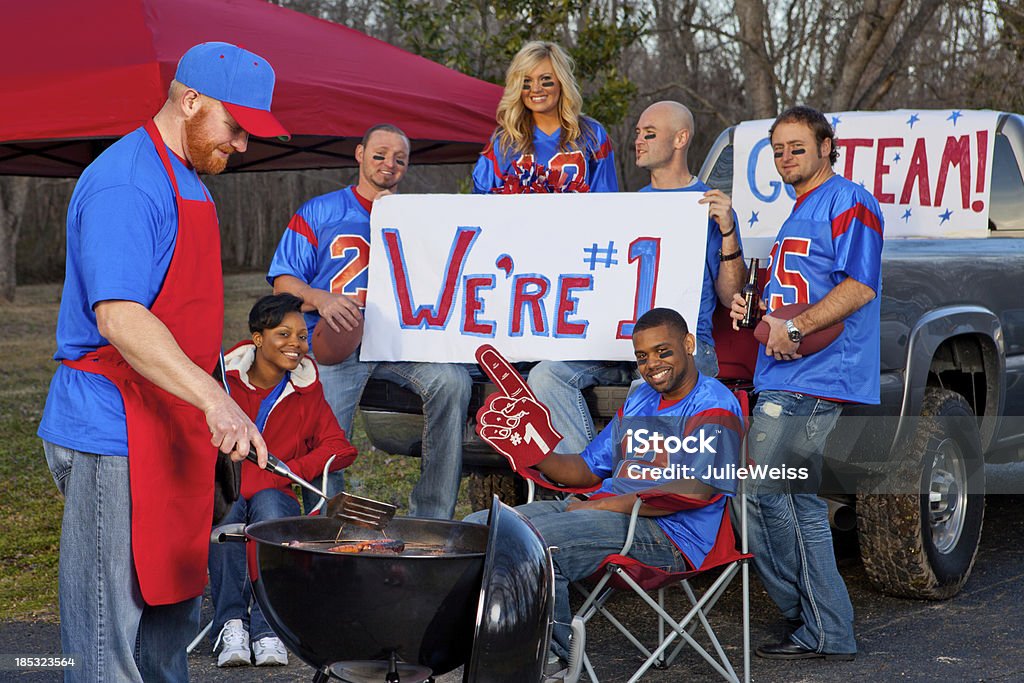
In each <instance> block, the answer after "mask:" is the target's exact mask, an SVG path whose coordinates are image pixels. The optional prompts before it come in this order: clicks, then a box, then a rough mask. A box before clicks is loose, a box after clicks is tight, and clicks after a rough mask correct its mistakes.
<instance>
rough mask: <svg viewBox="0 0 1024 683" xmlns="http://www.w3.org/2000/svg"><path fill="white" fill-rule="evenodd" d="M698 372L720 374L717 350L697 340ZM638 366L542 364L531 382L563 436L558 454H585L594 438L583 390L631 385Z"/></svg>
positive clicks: (547, 362) (534, 370)
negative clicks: (601, 386) (613, 385)
mask: <svg viewBox="0 0 1024 683" xmlns="http://www.w3.org/2000/svg"><path fill="white" fill-rule="evenodd" d="M694 363H696V365H697V369H698V370H699V371H700V372H702V373H703V374H705V375H707V376H709V377H715V376H717V375H718V356H716V355H715V347H714V346H712V345H710V344H708V343H706V342H703V341H701V340H700V339H698V340H697V352H696V354H694ZM635 370H636V363H627V362H621V363H608V362H604V361H576V360H573V361H547V360H546V361H541V362H540V363H538V364H537V365H535V366H534V367H533V369H532V370H531V371H530V377H529V380H528V381H527V383H528V384H529V385H530V388H531V389H533V393H534V394H536V396H537V399H538V400H539V401H540V402H541V403H543V404H544V405H545V406H547V408H548V410H549V411H550V412H551V423H552V424H553V425H554V427H555V429H557V430H558V431H559V432H561V434H562V437H563V438H562V440H561V441H560V442H559V444H558V445H557V446H555V453H582V452H583V449H584V448H586V447H587V446H588V445H589V444H590V442H591V441H593V440H594V437H595V436H597V434H596V433H595V430H594V420H593V419H592V418H591V417H590V410H589V409H588V408H587V401H586V399H584V398H583V390H584V389H586V388H588V387H592V386H595V385H609V384H629V383H630V381H631V380H632V379H633V377H634V376H635V372H634V371H635Z"/></svg>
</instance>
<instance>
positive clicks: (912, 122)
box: [907, 114, 921, 130]
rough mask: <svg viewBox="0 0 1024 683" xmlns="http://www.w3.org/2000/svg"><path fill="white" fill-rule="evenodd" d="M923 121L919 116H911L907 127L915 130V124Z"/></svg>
mask: <svg viewBox="0 0 1024 683" xmlns="http://www.w3.org/2000/svg"><path fill="white" fill-rule="evenodd" d="M920 120H921V117H920V116H918V115H917V114H911V115H910V118H909V119H907V125H908V126H910V128H911V130H913V128H914V124H915V123H917V122H918V121H920Z"/></svg>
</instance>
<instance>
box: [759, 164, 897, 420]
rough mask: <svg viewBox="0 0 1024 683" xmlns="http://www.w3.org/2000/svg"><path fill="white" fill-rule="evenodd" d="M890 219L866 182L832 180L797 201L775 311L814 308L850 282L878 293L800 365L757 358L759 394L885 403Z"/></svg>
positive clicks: (780, 250) (783, 245)
mask: <svg viewBox="0 0 1024 683" xmlns="http://www.w3.org/2000/svg"><path fill="white" fill-rule="evenodd" d="M882 233H883V218H882V211H881V209H880V208H879V206H878V202H877V201H876V200H875V198H874V197H873V196H872V195H871V193H870V192H868V191H867V190H865V189H864V188H863V187H861V186H860V185H858V184H856V183H853V182H850V181H849V180H847V179H846V178H843V177H842V176H832V177H831V178H829V179H828V180H826V181H825V182H824V183H822V184H821V185H819V186H818V187H816V188H815V189H813V190H811V191H810V192H808V193H806V194H804V195H803V196H801V197H798V198H797V201H796V205H795V206H794V207H793V212H792V213H791V214H790V216H789V218H787V219H786V222H785V223H783V224H782V229H780V230H779V235H778V237H777V238H776V239H775V245H774V246H773V247H772V251H771V258H770V260H769V262H768V283H767V284H766V285H765V288H764V297H765V300H766V302H767V304H768V312H771V311H773V310H775V309H777V308H779V307H780V306H784V305H787V304H795V303H815V302H817V301H820V300H821V299H823V298H824V297H825V295H826V294H828V293H829V292H830V291H831V290H832V288H833V287H835V286H836V285H838V284H839V283H840V282H842V281H843V280H845V279H846V278H847V277H851V278H853V279H854V280H856V281H857V282H860V283H862V284H865V285H867V286H868V287H870V288H871V289H873V290H874V291H875V298H874V299H872V300H871V301H870V302H868V303H867V304H865V305H864V306H863V307H861V308H860V309H858V310H856V311H854V313H853V314H852V315H850V317H848V318H847V319H846V320H845V321H844V323H845V328H844V330H843V333H842V334H841V335H840V336H839V337H838V338H837V339H836V340H835V341H834V342H832V343H831V344H829V345H828V346H827V347H825V348H824V349H822V350H821V351H819V352H817V353H815V354H812V355H809V356H804V357H803V358H799V359H797V360H791V361H777V360H775V358H773V357H771V356H766V355H765V354H764V347H763V346H762V347H761V352H760V353H759V354H758V356H757V369H756V371H755V372H754V384H755V386H756V388H757V390H758V391H765V390H771V389H774V390H781V391H792V392H796V393H801V394H809V395H811V396H817V397H819V398H829V399H835V400H838V401H850V402H854V403H878V400H879V367H880V350H879V345H880V337H879V329H880V311H881V299H882V297H881V293H882Z"/></svg>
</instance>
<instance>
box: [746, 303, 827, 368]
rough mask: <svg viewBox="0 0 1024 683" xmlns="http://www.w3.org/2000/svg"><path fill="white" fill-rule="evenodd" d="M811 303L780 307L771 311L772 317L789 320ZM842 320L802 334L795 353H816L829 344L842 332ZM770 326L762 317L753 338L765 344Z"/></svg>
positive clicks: (803, 354)
mask: <svg viewBox="0 0 1024 683" xmlns="http://www.w3.org/2000/svg"><path fill="white" fill-rule="evenodd" d="M810 306H811V304H789V305H788V306H783V307H782V308H779V309H776V310H775V311H772V314H771V315H772V317H773V318H779V319H781V320H791V319H793V318H795V317H796V316H798V315H800V314H801V313H803V312H804V311H805V310H807V309H808V308H810ZM844 327H845V326H844V325H843V323H842V321H840V322H837V323H836V324H835V325H832V326H830V327H826V328H825V329H823V330H818V331H817V332H811V333H810V334H807V335H804V338H803V341H801V342H800V348H798V349H797V353H799V354H800V355H801V356H809V355H811V354H812V353H817V352H818V351H821V350H822V349H823V348H825V347H826V346H828V345H829V344H831V343H832V342H834V341H835V340H836V338H837V337H838V336H839V335H841V334H842V333H843V328H844ZM770 329H771V328H769V327H768V323H766V322H765V321H764V319H762V320H761V321H760V322H759V323H757V327H755V328H754V338H755V339H757V341H758V342H759V343H761V344H765V343H766V342H767V341H768V332H769V331H770Z"/></svg>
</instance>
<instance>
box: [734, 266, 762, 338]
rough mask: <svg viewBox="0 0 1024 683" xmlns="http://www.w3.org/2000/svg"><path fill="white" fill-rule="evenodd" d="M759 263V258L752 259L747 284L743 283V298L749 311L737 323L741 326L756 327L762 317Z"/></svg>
mask: <svg viewBox="0 0 1024 683" xmlns="http://www.w3.org/2000/svg"><path fill="white" fill-rule="evenodd" d="M758 264H759V260H758V259H756V258H752V259H750V271H749V275H748V276H747V284H745V285H743V290H742V292H741V293H742V294H743V300H744V301H745V302H746V304H747V312H746V313H744V314H743V319H742V320H740V321H739V323H737V324H738V325H739V326H740V327H745V328H751V327H756V326H757V321H758V320H760V319H761V306H760V301H759V300H758V296H757V267H758Z"/></svg>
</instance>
